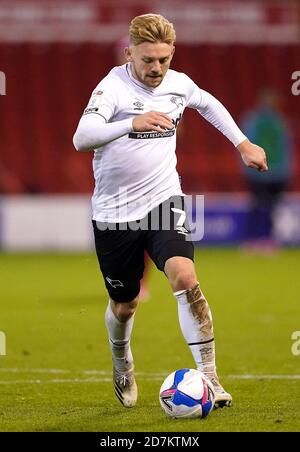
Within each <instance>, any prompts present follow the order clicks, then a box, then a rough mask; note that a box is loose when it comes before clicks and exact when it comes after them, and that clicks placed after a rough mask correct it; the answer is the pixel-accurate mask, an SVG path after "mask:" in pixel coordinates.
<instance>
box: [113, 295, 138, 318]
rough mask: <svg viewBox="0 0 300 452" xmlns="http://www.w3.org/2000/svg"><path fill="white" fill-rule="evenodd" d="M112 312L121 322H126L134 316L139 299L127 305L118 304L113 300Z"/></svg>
mask: <svg viewBox="0 0 300 452" xmlns="http://www.w3.org/2000/svg"><path fill="white" fill-rule="evenodd" d="M111 304H112V310H113V312H114V314H115V316H116V317H117V319H118V320H119V321H120V322H126V321H127V320H129V319H130V317H132V316H133V314H134V313H135V311H136V308H137V305H138V297H136V298H134V299H133V300H132V301H129V302H127V303H126V302H125V303H117V302H115V301H113V300H111Z"/></svg>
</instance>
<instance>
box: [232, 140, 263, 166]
mask: <svg viewBox="0 0 300 452" xmlns="http://www.w3.org/2000/svg"><path fill="white" fill-rule="evenodd" d="M237 148H238V150H239V152H240V154H241V158H242V160H243V162H244V163H245V165H246V166H248V167H249V168H254V169H257V170H258V171H268V164H267V157H266V153H265V151H264V150H263V148H261V147H260V146H257V145H256V144H253V143H251V141H249V140H244V141H243V142H242V143H241V144H239V145H238V146H237Z"/></svg>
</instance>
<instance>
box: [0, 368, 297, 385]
mask: <svg viewBox="0 0 300 452" xmlns="http://www.w3.org/2000/svg"><path fill="white" fill-rule="evenodd" d="M0 371H1V372H2V373H6V374H18V373H22V374H24V373H28V374H48V375H51V374H70V373H72V372H73V373H76V374H81V375H99V377H95V376H94V377H88V378H83V377H74V378H54V379H42V380H41V379H29V378H28V379H22V380H21V379H20V380H12V379H11V380H0V385H17V384H59V383H106V382H111V372H109V371H105V370H78V371H71V370H64V369H25V368H24V369H18V368H2V369H0ZM169 373H170V372H169V371H165V372H157V373H150V372H137V373H136V376H137V377H138V378H139V379H141V380H151V381H161V379H162V378H164V377H165V376H166V375H168V374H169ZM223 378H224V379H230V380H300V375H299V374H294V375H279V374H273V375H252V374H242V375H223Z"/></svg>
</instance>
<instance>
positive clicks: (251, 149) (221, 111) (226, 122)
mask: <svg viewBox="0 0 300 452" xmlns="http://www.w3.org/2000/svg"><path fill="white" fill-rule="evenodd" d="M189 104H190V105H188V106H191V108H195V109H196V110H198V112H199V113H200V114H201V115H202V116H203V117H204V118H205V119H206V120H207V121H208V122H210V123H211V124H212V125H213V126H214V127H216V128H217V129H218V130H219V131H220V132H222V133H223V135H225V136H226V137H227V138H228V139H229V140H230V141H231V142H232V143H233V145H234V146H235V147H236V148H237V149H238V150H239V152H240V154H241V158H242V160H243V162H244V163H245V165H247V166H249V167H250V168H255V169H257V170H259V171H267V170H268V167H267V161H266V154H265V151H264V150H263V148H261V147H260V146H257V145H256V144H253V143H251V142H250V141H249V140H248V139H247V137H246V136H245V135H244V134H243V132H242V131H241V130H240V129H239V127H238V126H237V124H236V123H235V121H234V119H233V118H232V116H231V115H230V113H229V112H228V110H227V109H226V108H225V107H224V105H223V104H222V103H221V102H220V101H218V100H217V99H216V98H215V97H214V96H212V95H211V94H209V93H208V92H207V91H204V90H202V89H200V88H199V87H197V86H196V85H194V92H193V95H192V96H191V99H190V102H189Z"/></svg>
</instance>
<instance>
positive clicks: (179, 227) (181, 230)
mask: <svg viewBox="0 0 300 452" xmlns="http://www.w3.org/2000/svg"><path fill="white" fill-rule="evenodd" d="M171 210H172V212H174V213H178V214H179V219H178V221H177V223H176V231H177V232H178V234H182V235H188V233H189V231H188V230H187V229H186V228H185V227H184V226H183V224H184V222H185V219H186V212H185V211H184V210H181V209H176V208H175V207H172V208H171Z"/></svg>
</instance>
